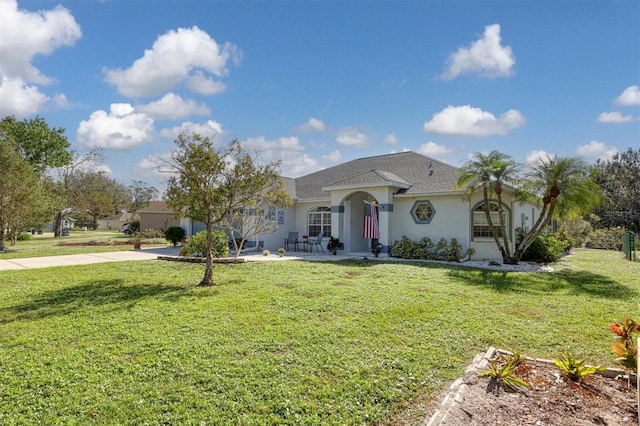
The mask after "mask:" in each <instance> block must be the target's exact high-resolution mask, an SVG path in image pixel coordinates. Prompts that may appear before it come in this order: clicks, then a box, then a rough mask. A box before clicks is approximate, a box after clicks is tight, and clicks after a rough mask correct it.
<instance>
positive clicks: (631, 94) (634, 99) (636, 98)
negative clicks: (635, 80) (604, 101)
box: [616, 86, 640, 106]
mask: <svg viewBox="0 0 640 426" xmlns="http://www.w3.org/2000/svg"><path fill="white" fill-rule="evenodd" d="M616 104H618V105H622V106H635V105H640V86H629V87H627V88H626V89H624V91H623V92H622V93H621V94H620V96H618V98H617V99H616Z"/></svg>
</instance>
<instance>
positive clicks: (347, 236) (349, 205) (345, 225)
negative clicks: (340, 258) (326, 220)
mask: <svg viewBox="0 0 640 426" xmlns="http://www.w3.org/2000/svg"><path fill="white" fill-rule="evenodd" d="M365 201H369V202H373V201H376V199H375V197H373V195H371V194H369V193H368V192H365V191H357V192H353V193H351V194H349V195H347V196H346V197H345V198H343V200H342V202H341V203H340V206H341V208H342V210H343V212H344V214H343V215H342V217H341V219H342V223H341V224H340V225H341V226H340V228H341V229H342V232H341V234H342V235H341V241H343V242H344V248H345V251H347V252H361V251H369V250H371V240H370V239H368V238H364V237H363V232H362V231H363V226H364V209H365Z"/></svg>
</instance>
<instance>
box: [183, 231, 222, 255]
mask: <svg viewBox="0 0 640 426" xmlns="http://www.w3.org/2000/svg"><path fill="white" fill-rule="evenodd" d="M206 245H207V231H206V230H204V231H200V232H198V233H197V234H194V235H192V236H191V238H189V242H188V243H187V247H188V248H187V249H188V250H189V253H190V254H189V255H190V256H200V257H204V256H205V251H206ZM211 253H212V254H213V257H227V256H229V243H228V241H227V234H226V233H225V232H224V231H213V238H212V241H211Z"/></svg>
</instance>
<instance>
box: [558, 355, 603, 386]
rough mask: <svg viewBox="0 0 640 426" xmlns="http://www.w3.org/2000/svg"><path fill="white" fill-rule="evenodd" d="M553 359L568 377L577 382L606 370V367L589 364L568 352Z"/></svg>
mask: <svg viewBox="0 0 640 426" xmlns="http://www.w3.org/2000/svg"><path fill="white" fill-rule="evenodd" d="M552 361H553V363H554V364H555V365H556V367H558V368H559V369H560V371H561V372H562V374H563V375H564V376H565V377H566V378H567V379H569V380H571V381H572V382H576V383H582V381H583V380H584V378H585V377H587V376H590V375H592V374H595V373H597V372H599V371H604V367H601V366H587V365H585V363H584V360H583V359H577V358H574V357H573V356H571V355H570V354H568V353H567V354H564V355H562V356H561V357H560V358H558V359H553V360H552Z"/></svg>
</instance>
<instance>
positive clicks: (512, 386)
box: [478, 356, 529, 394]
mask: <svg viewBox="0 0 640 426" xmlns="http://www.w3.org/2000/svg"><path fill="white" fill-rule="evenodd" d="M501 358H502V362H499V361H496V360H490V361H489V368H488V369H487V370H485V371H483V372H481V373H479V374H478V377H489V378H490V380H491V381H490V383H489V389H490V390H493V389H495V390H496V393H497V394H498V393H500V388H502V389H504V390H505V391H511V392H517V391H519V390H520V388H526V387H528V386H529V383H527V382H525V381H524V380H522V379H521V378H520V377H518V376H516V368H517V367H518V363H517V361H518V360H516V359H515V358H513V357H504V356H502V357H501Z"/></svg>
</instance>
